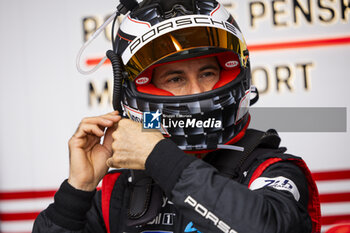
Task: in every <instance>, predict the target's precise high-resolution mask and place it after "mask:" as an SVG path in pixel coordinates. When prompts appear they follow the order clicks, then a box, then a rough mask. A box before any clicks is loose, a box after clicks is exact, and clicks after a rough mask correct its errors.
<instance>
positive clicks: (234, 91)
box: [112, 0, 251, 151]
mask: <svg viewBox="0 0 350 233" xmlns="http://www.w3.org/2000/svg"><path fill="white" fill-rule="evenodd" d="M113 47H114V52H115V53H116V54H117V55H119V56H120V57H121V63H122V64H121V66H122V69H123V70H124V78H123V84H122V86H121V91H119V90H118V91H117V92H115V93H114V95H119V94H120V96H119V97H118V98H114V106H117V105H119V104H121V106H122V109H123V111H124V114H125V115H126V116H128V117H129V118H131V119H133V120H139V121H142V116H143V113H144V112H153V111H154V112H155V111H161V112H162V114H163V122H167V121H173V120H174V117H175V118H176V120H187V121H188V122H190V123H189V126H193V127H183V128H180V127H172V126H169V127H163V126H162V128H161V131H162V133H163V134H164V136H165V137H169V138H170V139H171V140H173V141H174V142H175V143H176V144H177V145H178V146H179V147H180V148H181V149H183V150H186V151H203V150H212V149H216V148H218V145H223V144H226V145H228V144H233V143H235V142H236V141H238V140H239V139H240V138H241V137H242V136H243V135H244V133H245V130H246V128H247V127H248V124H249V121H250V116H249V113H248V109H249V105H250V93H251V72H250V64H249V53H248V50H247V46H246V43H245V40H244V38H243V35H242V33H241V31H240V29H239V27H238V25H237V24H236V22H235V20H234V19H233V17H232V16H231V15H230V14H229V13H228V12H227V11H226V9H225V8H224V7H223V6H222V5H221V4H220V3H218V2H217V1H214V0H144V1H143V2H141V3H140V4H138V5H136V7H135V8H134V9H132V10H131V11H130V13H129V14H127V15H126V16H125V17H124V19H123V21H122V23H121V24H120V27H119V30H118V32H117V35H116V37H115V38H114V45H113ZM204 57H216V59H217V61H218V64H219V65H220V67H221V71H220V80H219V81H218V82H217V83H216V84H215V86H214V87H213V89H212V90H210V91H207V92H204V93H199V94H193V95H183V96H174V95H172V94H171V93H169V92H167V91H165V90H162V89H159V88H157V87H156V86H155V85H153V84H152V73H153V69H154V68H155V67H157V66H160V65H162V64H164V63H171V62H176V61H180V60H186V59H196V58H204ZM112 63H113V61H112ZM126 72H127V74H126ZM115 82H120V81H119V80H115ZM119 92H120V93H119ZM119 101H120V102H121V103H118V102H119ZM170 118H171V119H170ZM198 121H199V122H201V123H200V124H197V122H198ZM213 122H214V123H213ZM205 123H206V125H205ZM187 126H188V125H187ZM198 126H199V127H198ZM205 126H207V127H205Z"/></svg>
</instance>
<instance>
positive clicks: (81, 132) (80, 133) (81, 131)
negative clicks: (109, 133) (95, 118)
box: [74, 124, 104, 138]
mask: <svg viewBox="0 0 350 233" xmlns="http://www.w3.org/2000/svg"><path fill="white" fill-rule="evenodd" d="M88 134H93V135H96V136H98V137H102V136H103V135H104V131H103V130H102V129H101V128H100V127H99V126H98V125H94V124H81V125H80V126H79V128H78V130H77V132H76V133H75V134H74V136H75V137H78V138H81V137H85V136H86V135H88Z"/></svg>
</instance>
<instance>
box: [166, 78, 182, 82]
mask: <svg viewBox="0 0 350 233" xmlns="http://www.w3.org/2000/svg"><path fill="white" fill-rule="evenodd" d="M181 80H182V79H181V78H180V77H173V78H169V79H168V80H167V83H179V82H181Z"/></svg>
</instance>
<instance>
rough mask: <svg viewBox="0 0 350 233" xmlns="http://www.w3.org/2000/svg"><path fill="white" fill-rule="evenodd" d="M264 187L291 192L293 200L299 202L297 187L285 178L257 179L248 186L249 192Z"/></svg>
mask: <svg viewBox="0 0 350 233" xmlns="http://www.w3.org/2000/svg"><path fill="white" fill-rule="evenodd" d="M264 187H271V188H274V189H278V190H285V191H288V192H291V193H292V194H293V196H294V198H295V200H297V201H299V199H300V193H299V190H298V188H297V186H296V185H295V184H294V182H293V181H292V180H290V179H288V178H286V177H283V176H278V177H273V178H269V177H259V178H257V179H256V180H254V181H253V183H252V184H251V185H250V187H249V189H250V190H256V189H261V188H264Z"/></svg>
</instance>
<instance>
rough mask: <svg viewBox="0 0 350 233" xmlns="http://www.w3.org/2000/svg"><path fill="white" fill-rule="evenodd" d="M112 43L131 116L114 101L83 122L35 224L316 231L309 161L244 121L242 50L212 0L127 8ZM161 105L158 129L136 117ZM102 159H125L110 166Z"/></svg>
mask: <svg viewBox="0 0 350 233" xmlns="http://www.w3.org/2000/svg"><path fill="white" fill-rule="evenodd" d="M114 50H115V52H116V54H118V55H119V56H121V59H122V62H123V65H122V66H123V68H124V69H125V70H126V71H127V72H128V75H127V78H126V77H125V76H126V75H123V74H119V76H118V75H116V77H115V80H114V81H115V83H116V84H118V83H119V84H121V80H120V76H121V75H123V77H124V78H123V83H122V86H121V89H119V88H118V87H117V88H116V89H117V90H121V92H120V93H119V92H118V91H117V92H116V93H114V95H115V100H114V104H115V106H116V109H119V110H120V106H119V104H120V103H121V105H122V109H123V110H122V111H123V112H124V116H128V118H131V119H133V120H134V121H133V120H130V119H121V117H120V116H119V114H120V113H121V112H118V111H115V112H112V113H108V114H105V115H102V116H98V117H89V118H85V119H83V120H82V122H81V123H80V125H79V127H78V129H77V131H76V133H75V134H74V135H73V137H72V138H71V139H70V141H69V150H70V174H69V178H68V180H66V181H65V182H64V183H63V184H62V186H61V187H60V189H59V191H58V192H57V193H56V195H55V202H54V203H53V204H52V205H50V206H49V207H48V209H46V210H44V211H43V212H42V213H41V214H40V215H39V217H38V218H37V220H36V222H35V225H34V230H33V232H111V233H114V232H230V233H235V232H244V233H249V232H254V233H255V232H268V233H272V232H280V233H282V232H289V233H295V232H298V233H302V232H318V231H319V230H320V226H319V217H320V216H319V215H320V212H319V202H318V196H317V188H316V186H315V183H314V182H313V180H312V178H311V175H310V173H309V171H308V169H307V167H306V165H305V163H304V162H303V161H302V160H301V159H300V158H298V157H294V156H291V155H287V154H285V153H284V152H285V148H279V147H278V144H279V138H278V136H277V134H276V133H275V132H274V131H272V130H270V131H268V132H267V133H261V132H258V131H254V130H247V127H248V124H249V120H250V116H249V113H248V107H249V102H250V93H251V91H252V90H251V87H250V80H251V77H250V64H249V53H248V50H247V47H246V45H245V42H244V39H243V36H242V34H241V32H240V30H239V28H238V26H237V24H236V23H235V21H234V19H233V18H232V16H231V15H230V14H229V13H227V11H226V10H225V9H224V8H223V7H222V6H221V5H220V4H219V3H217V2H216V1H214V0H197V1H196V0H193V1H185V0H184V1H180V0H178V1H173V0H172V1H170V0H168V1H149V0H145V1H143V2H142V3H140V5H138V6H136V7H135V8H134V9H132V10H131V12H130V14H128V15H127V17H125V19H124V21H123V23H122V24H121V26H120V28H119V31H118V34H117V37H116V40H115V42H114ZM111 60H112V64H113V66H114V69H115V70H116V72H118V70H119V65H121V64H119V62H118V61H116V60H114V59H113V58H112V59H111ZM254 101H255V99H254V98H253V99H252V102H254ZM118 106H119V107H118ZM160 111H161V112H162V117H163V120H164V121H163V125H162V127H161V132H162V133H161V132H159V131H154V130H147V129H143V128H147V127H145V124H144V125H142V124H141V123H139V122H137V121H140V120H141V116H142V114H143V113H145V114H146V113H148V114H152V119H151V120H150V123H152V122H154V120H156V119H159V115H158V114H160ZM145 116H146V115H144V119H143V121H144V123H145V121H146V117H145ZM167 122H168V123H169V124H168V126H167V127H165V126H164V125H166V123H167ZM181 122H182V123H181ZM146 126H147V125H146ZM152 126H153V125H152ZM106 128H107V130H106V131H105V129H106ZM102 137H104V139H103V143H102V144H101V143H100V140H101V138H102ZM221 148H222V149H221ZM241 150H243V152H242V151H241ZM108 167H111V168H123V169H122V170H120V171H119V170H114V171H111V172H110V173H108V174H107V175H106V173H107V171H108ZM128 169H134V170H128ZM142 171H143V172H142ZM102 178H103V184H102V191H98V192H96V191H95V190H96V187H97V185H98V184H99V182H100V181H101V180H102Z"/></svg>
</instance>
